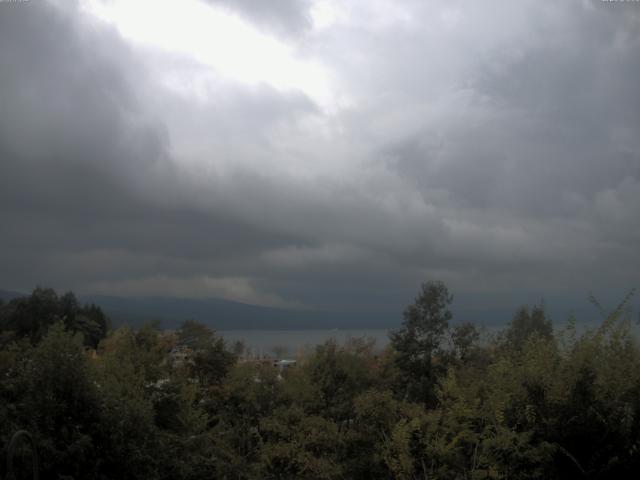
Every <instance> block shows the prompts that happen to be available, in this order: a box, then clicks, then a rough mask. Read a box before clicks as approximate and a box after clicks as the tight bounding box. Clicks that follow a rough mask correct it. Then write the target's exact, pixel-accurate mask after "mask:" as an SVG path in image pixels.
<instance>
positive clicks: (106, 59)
mask: <svg viewBox="0 0 640 480" xmlns="http://www.w3.org/2000/svg"><path fill="white" fill-rule="evenodd" d="M211 3H212V4H213V6H214V7H216V6H217V7H220V5H222V6H223V7H224V8H228V9H231V11H234V12H236V13H238V14H239V15H241V16H244V17H246V18H247V19H248V20H249V21H250V22H253V23H254V24H256V25H258V27H259V28H260V29H262V30H263V31H265V32H273V33H274V34H276V35H279V36H282V38H285V39H287V40H286V41H287V42H290V44H291V45H292V48H294V49H295V51H296V55H298V56H300V57H301V58H307V59H312V60H314V61H317V62H319V63H321V64H322V65H324V66H326V67H327V68H328V69H329V70H330V71H331V76H332V78H333V80H334V82H335V85H337V87H336V89H337V90H338V91H339V93H340V95H343V94H344V96H345V97H346V98H348V101H347V102H346V103H345V104H344V105H342V104H341V105H340V106H338V107H335V108H333V109H330V110H327V109H325V108H323V107H322V106H321V105H318V104H317V102H316V101H314V99H313V98H312V97H311V96H309V95H308V94H306V93H305V92H304V91H301V90H295V89H282V88H276V87H273V86H269V85H268V84H264V83H262V84H253V85H250V84H245V83H241V82H234V81H231V80H229V79H227V78H225V77H222V76H218V75H217V74H216V73H215V71H211V70H210V69H209V68H207V67H205V66H203V65H202V64H200V63H198V62H197V61H196V60H194V59H190V58H187V57H184V56H180V55H178V54H176V53H169V52H164V51H160V50H158V49H154V48H151V47H148V46H140V45H135V44H130V43H129V42H127V41H126V40H125V39H123V38H122V37H121V36H120V35H119V34H118V32H117V31H116V30H115V29H114V28H113V27H110V26H108V25H106V24H104V23H102V22H101V21H99V20H97V19H93V18H91V17H90V16H89V15H88V14H86V13H83V10H81V9H80V8H79V7H78V6H73V7H71V6H64V7H63V6H59V5H55V4H49V3H46V2H42V3H41V2H28V3H26V4H0V10H1V11H0V85H1V89H0V112H1V113H0V158H1V163H0V214H1V217H2V224H3V229H2V230H3V233H2V235H1V237H0V264H1V265H2V269H0V285H2V286H4V287H5V288H16V289H28V288H31V287H33V286H34V285H35V284H36V283H40V284H47V285H54V286H57V287H60V288H74V289H76V290H78V291H81V292H99V293H114V294H127V293H129V294H162V295H171V294H174V295H182V296H184V295H192V296H220V297H224V298H231V299H234V300H240V301H246V302H250V303H251V302H253V303H260V304H268V305H281V306H300V305H306V306H313V307H321V308H364V307H368V308H372V307H375V308H389V309H396V308H398V306H401V305H402V304H403V302H406V301H407V300H408V299H410V298H411V296H412V294H413V292H414V291H415V289H416V286H417V283H418V282H419V281H422V280H424V279H429V278H441V279H443V280H445V281H447V282H448V283H449V284H450V285H451V287H452V289H453V290H454V291H456V292H462V293H465V292H467V293H473V292H475V293H478V292H487V294H505V295H514V296H516V295H521V294H522V293H523V292H535V293H536V295H537V294H547V295H556V294H558V295H559V294H565V293H566V294H568V295H569V294H570V295H573V294H576V293H581V292H584V291H586V290H587V289H594V290H596V291H600V292H604V293H608V292H610V291H616V292H618V291H620V290H621V289H626V288H629V287H632V286H635V285H637V283H638V278H639V274H638V272H639V271H640V270H639V267H640V256H639V255H638V254H637V247H638V245H639V244H640V215H638V214H637V212H639V211H640V140H639V139H640V135H639V134H640V92H639V91H638V86H637V80H638V78H640V57H638V55H637V52H638V51H640V22H639V20H640V15H639V13H640V9H638V8H637V6H636V5H632V4H629V5H627V4H618V3H607V2H587V1H585V2H577V1H576V2H566V3H563V4H553V5H552V4H544V3H541V2H537V1H530V2H517V4H516V3H512V4H509V5H506V6H505V5H504V4H503V3H498V2H496V3H495V4H493V3H491V2H489V3H486V2H483V3H482V4H469V3H468V2H455V1H454V2H446V3H438V2H408V3H406V4H403V6H402V7H400V6H398V5H395V4H394V3H391V2H389V3H387V2H382V1H376V2H372V3H369V2H355V1H353V2H346V3H341V5H342V7H341V8H342V10H341V12H339V15H337V17H336V18H337V20H335V21H334V22H332V23H331V24H330V25H328V26H326V27H323V28H314V25H313V20H312V16H311V4H310V3H305V2H301V3H298V2H280V3H276V4H274V5H275V6H274V7H272V8H268V9H267V8H266V7H260V8H257V5H266V4H267V3H269V4H270V5H271V2H248V1H247V2H225V1H222V2H211ZM212 8H213V7H212ZM230 48H231V47H230ZM167 78H169V79H170V80H172V81H173V84H172V85H174V86H168V85H169V84H171V82H167ZM185 82H187V83H190V82H191V83H195V82H199V85H200V90H202V91H204V93H199V94H195V93H193V92H194V91H195V90H194V91H191V90H189V89H187V88H184V89H181V88H176V87H175V84H176V83H177V84H180V85H184V84H185ZM534 300H535V299H534Z"/></svg>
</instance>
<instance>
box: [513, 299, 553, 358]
mask: <svg viewBox="0 0 640 480" xmlns="http://www.w3.org/2000/svg"><path fill="white" fill-rule="evenodd" d="M532 335H538V336H540V337H542V338H544V339H551V338H552V337H553V324H552V323H551V320H549V319H548V318H547V315H546V313H545V310H544V305H543V304H540V305H535V306H534V307H533V309H531V311H529V307H527V306H522V307H520V308H519V309H518V311H517V312H516V314H515V315H514V317H513V319H512V320H511V323H510V324H509V328H508V329H507V331H506V341H507V343H508V344H509V345H510V346H511V347H513V348H515V349H516V350H521V349H522V347H523V346H524V344H525V342H526V341H527V340H528V339H529V337H531V336H532Z"/></svg>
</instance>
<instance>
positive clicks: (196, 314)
mask: <svg viewBox="0 0 640 480" xmlns="http://www.w3.org/2000/svg"><path fill="white" fill-rule="evenodd" d="M58 293H59V294H60V293H62V292H58ZM27 295H29V294H28V293H22V292H16V291H11V290H0V299H1V300H3V301H5V302H7V301H9V300H11V299H13V298H18V297H23V296H27ZM478 298H480V297H478ZM478 298H474V297H469V296H468V295H467V296H466V298H465V297H463V298H458V301H457V302H454V305H453V308H452V310H453V314H454V315H453V316H454V320H453V322H452V323H453V324H457V323H461V322H472V323H475V324H476V325H479V326H482V325H484V326H504V325H506V324H507V323H508V322H509V321H510V320H511V318H512V317H513V314H514V312H515V311H516V308H517V306H518V305H523V304H527V302H525V301H520V300H512V301H510V302H506V301H505V302H498V301H495V302H488V303H484V304H483V303H481V302H479V301H478ZM78 300H79V301H80V302H81V303H95V304H96V305H98V306H99V307H101V308H102V310H103V311H104V312H105V313H106V314H107V315H108V317H109V318H110V319H111V322H112V325H113V326H114V327H118V326H121V325H125V324H128V325H131V326H134V327H135V326H140V325H142V324H144V323H145V322H149V321H158V322H159V323H160V326H161V328H166V329H174V328H176V327H178V326H179V325H180V324H181V323H182V322H183V321H184V320H188V319H191V320H197V321H199V322H202V323H204V324H206V325H207V326H209V327H211V328H213V329H214V330H326V329H343V330H349V329H354V330H355V329H395V328H398V327H400V324H401V323H402V319H403V316H402V310H403V308H397V309H394V310H393V311H391V310H390V309H387V310H385V311H320V310H287V309H283V308H274V307H264V306H258V305H249V304H244V303H238V302H233V301H230V300H223V299H218V298H209V299H190V298H177V297H116V296H108V295H78ZM609 304H615V302H612V301H610V302H609ZM547 306H548V307H550V308H549V312H550V314H551V316H552V319H553V320H554V323H555V324H556V325H560V324H563V323H564V322H566V320H567V319H568V318H569V314H570V313H571V312H573V313H574V314H576V316H577V319H578V321H579V322H581V323H594V322H596V323H598V322H599V321H601V318H599V317H598V315H597V312H596V311H595V309H594V308H593V306H591V305H589V304H587V303H586V302H582V304H580V302H575V301H574V302H571V301H570V302H566V303H565V304H563V303H562V302H558V301H556V302H549V303H548V304H547ZM638 307H640V305H638ZM639 310H640V308H636V309H635V311H636V312H637V311H639ZM635 315H637V313H636V314H635ZM638 323H640V317H638Z"/></svg>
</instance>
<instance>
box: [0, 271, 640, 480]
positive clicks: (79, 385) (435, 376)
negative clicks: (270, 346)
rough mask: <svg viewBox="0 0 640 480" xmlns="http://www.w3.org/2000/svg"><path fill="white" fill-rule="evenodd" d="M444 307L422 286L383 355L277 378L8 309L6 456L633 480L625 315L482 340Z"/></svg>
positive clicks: (360, 353)
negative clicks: (14, 452)
mask: <svg viewBox="0 0 640 480" xmlns="http://www.w3.org/2000/svg"><path fill="white" fill-rule="evenodd" d="M452 301H453V298H452V296H451V295H450V293H449V292H448V290H447V288H446V286H445V285H444V284H442V283H439V282H428V283H425V284H423V285H422V287H421V289H420V291H419V292H418V295H417V297H416V300H415V303H413V304H412V305H410V306H408V307H407V309H406V310H405V312H404V321H403V324H402V327H401V328H400V329H399V330H397V331H395V332H393V333H392V334H391V343H390V346H389V347H388V348H387V349H386V350H385V351H384V352H382V353H377V350H376V349H374V348H373V345H372V344H371V343H370V342H368V341H367V340H366V339H359V340H353V341H351V342H350V343H348V344H346V345H338V344H336V343H335V342H327V343H325V344H323V345H318V346H317V348H316V349H315V352H314V353H312V354H311V355H308V356H306V357H302V358H298V359H297V360H298V362H297V364H296V365H295V366H292V367H289V368H282V369H280V368H275V367H274V366H273V364H272V363H270V362H260V361H257V360H254V359H248V358H244V357H242V355H241V353H242V352H241V349H239V348H236V349H235V351H232V350H234V349H232V348H230V347H229V346H227V345H225V344H224V342H223V340H222V339H221V338H219V337H218V336H216V334H215V333H214V332H213V331H211V330H209V329H208V328H207V327H206V326H204V325H201V324H198V323H197V322H185V323H183V325H182V327H181V328H180V329H178V330H176V331H175V332H163V331H160V330H158V329H156V328H154V326H152V325H150V324H149V325H146V326H144V327H142V328H139V329H131V328H129V327H123V328H119V329H117V330H109V324H108V321H107V319H106V318H105V316H104V314H103V313H102V311H101V310H100V309H99V308H98V307H95V306H91V305H89V306H84V305H79V304H78V302H77V301H76V300H75V297H74V296H73V294H65V295H63V296H58V295H56V293H55V292H53V291H51V290H46V289H37V290H36V291H34V292H33V294H32V295H31V296H30V297H26V298H20V299H14V300H11V301H9V302H6V303H3V304H2V305H1V306H0V327H1V330H2V333H1V337H0V342H1V343H0V346H1V351H0V444H1V445H2V448H3V450H2V452H0V453H1V454H2V458H4V456H5V455H6V446H7V443H8V441H9V439H10V438H11V436H12V434H13V433H14V432H15V431H17V430H19V429H26V430H28V431H29V432H31V433H32V434H33V436H34V438H35V440H36V443H37V445H38V453H39V456H40V470H41V478H43V479H78V480H79V479H167V480H168V479H205V478H219V479H262V478H274V479H275V478H286V479H289V478H291V479H292V478H305V479H378V478H381V479H384V478H389V479H391V478H397V479H418V478H419V479H426V478H428V479H499V478H504V479H507V478H508V479H533V478H566V479H573V478H589V479H596V478H598V479H602V478H612V479H613V478H615V479H625V478H637V474H638V472H639V471H640V349H639V346H638V343H637V341H636V339H635V338H634V336H633V333H632V328H631V327H632V325H631V315H630V314H629V312H627V311H626V310H625V305H624V302H623V304H621V305H620V307H618V308H617V309H616V310H615V311H613V312H611V313H610V314H608V315H606V316H605V318H603V322H602V324H601V326H600V327H599V328H597V329H595V330H592V331H587V332H583V333H580V334H579V333H578V332H577V331H576V327H575V322H574V321H570V322H569V326H568V327H566V328H564V329H562V330H560V331H556V330H554V329H553V325H552V324H551V322H550V320H549V319H548V317H547V315H546V313H545V310H544V307H543V306H542V305H537V306H532V307H526V306H524V307H522V308H521V309H520V310H518V311H517V312H515V314H514V317H513V320H512V322H511V323H510V325H509V326H508V327H507V328H505V330H504V331H502V332H501V333H500V334H498V335H497V336H495V337H494V338H489V339H487V338H481V337H480V334H479V332H478V331H477V330H476V328H475V327H474V325H472V324H458V325H457V326H455V327H453V326H451V320H452V318H451V312H450V305H451V303H452ZM28 459H29V451H28V449H26V448H25V449H24V450H23V451H21V452H20V455H19V457H18V458H17V460H16V461H17V463H16V467H17V470H18V472H17V473H18V474H19V475H18V476H19V478H30V477H29V475H30V471H29V468H30V467H29V463H28ZM2 468H3V469H4V468H5V467H4V465H3V466H2ZM5 473H6V472H5V471H4V470H3V471H1V472H0V476H2V478H4V476H5ZM20 475H22V477H20Z"/></svg>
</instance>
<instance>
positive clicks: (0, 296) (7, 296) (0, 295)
mask: <svg viewBox="0 0 640 480" xmlns="http://www.w3.org/2000/svg"><path fill="white" fill-rule="evenodd" d="M27 295H28V294H27V293H21V292H12V291H10V290H0V300H3V301H5V302H8V301H9V300H13V299H14V298H19V297H26V296H27Z"/></svg>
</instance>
